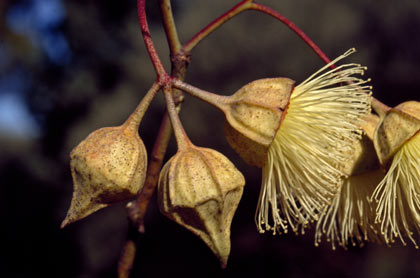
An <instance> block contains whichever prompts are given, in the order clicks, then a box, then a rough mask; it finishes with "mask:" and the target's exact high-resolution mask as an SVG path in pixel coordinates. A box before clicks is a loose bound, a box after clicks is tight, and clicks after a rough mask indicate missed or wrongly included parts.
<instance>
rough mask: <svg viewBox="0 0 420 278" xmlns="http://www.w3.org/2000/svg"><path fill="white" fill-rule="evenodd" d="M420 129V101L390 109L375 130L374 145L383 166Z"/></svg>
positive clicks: (408, 102)
mask: <svg viewBox="0 0 420 278" xmlns="http://www.w3.org/2000/svg"><path fill="white" fill-rule="evenodd" d="M419 130H420V102H417V101H407V102H403V103H401V104H399V105H398V106H396V107H394V108H392V109H390V110H389V111H388V112H387V114H386V115H385V116H384V117H383V119H381V122H380V123H379V125H378V127H377V128H376V130H375V135H374V145H375V149H376V152H377V154H378V158H379V161H380V163H381V165H382V166H385V167H386V166H387V164H389V163H388V162H390V160H391V159H392V157H393V155H394V154H395V153H396V152H397V151H398V150H399V148H400V147H401V146H402V145H403V144H404V143H405V142H407V141H408V140H410V139H411V138H412V137H414V135H416V133H417V132H418V131H419Z"/></svg>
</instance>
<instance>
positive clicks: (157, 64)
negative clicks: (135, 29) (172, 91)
mask: <svg viewBox="0 0 420 278" xmlns="http://www.w3.org/2000/svg"><path fill="white" fill-rule="evenodd" d="M145 6H146V0H137V15H138V18H139V23H140V30H141V34H142V35H143V41H144V44H145V45H146V49H147V53H149V56H150V60H151V61H152V64H153V66H154V68H155V70H156V73H157V75H158V77H159V78H162V77H164V76H165V75H167V74H166V71H165V68H164V67H163V64H162V61H161V60H160V58H159V55H158V53H157V51H156V48H155V45H154V43H153V40H152V37H151V35H150V30H149V25H148V24H147V18H146V7H145Z"/></svg>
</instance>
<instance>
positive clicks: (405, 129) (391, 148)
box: [372, 101, 420, 248]
mask: <svg viewBox="0 0 420 278" xmlns="http://www.w3.org/2000/svg"><path fill="white" fill-rule="evenodd" d="M419 131H420V102H417V101H408V102H404V103H402V104H400V105H398V106H396V107H395V108H392V109H390V110H389V111H388V112H387V114H386V115H385V116H384V117H383V119H382V121H381V123H380V124H379V126H378V128H377V129H376V132H375V137H374V143H375V149H376V152H377V154H378V157H379V160H380V162H381V164H382V165H383V166H384V167H385V168H387V169H388V172H387V174H386V176H385V178H384V179H383V180H382V181H381V182H380V184H379V185H378V186H377V188H376V189H375V192H374V193H373V195H372V198H373V199H375V200H376V201H377V202H378V205H377V209H376V214H377V216H376V220H377V222H378V223H380V225H381V232H382V234H383V235H384V238H385V241H386V242H387V243H388V244H389V243H393V242H394V240H395V238H399V239H400V240H401V241H402V243H403V244H405V238H408V239H409V240H411V241H412V242H413V243H414V245H415V246H416V248H418V246H417V243H416V241H415V237H414V236H413V234H414V231H417V232H418V233H419V232H420V221H419V220H420V167H419V165H420V136H419Z"/></svg>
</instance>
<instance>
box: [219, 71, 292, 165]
mask: <svg viewBox="0 0 420 278" xmlns="http://www.w3.org/2000/svg"><path fill="white" fill-rule="evenodd" d="M294 84H295V82H294V81H293V80H291V79H288V78H267V79H260V80H256V81H253V82H251V83H249V84H247V85H245V86H244V87H242V88H241V89H239V90H238V91H237V92H236V93H235V94H233V95H232V96H231V97H230V98H229V102H228V106H227V109H225V111H224V112H225V115H226V125H225V133H226V137H227V140H228V142H229V144H230V145H231V146H232V148H233V149H234V150H235V151H236V152H237V153H238V154H239V155H240V156H241V157H242V159H244V160H245V162H247V163H248V164H251V165H255V166H258V167H262V166H263V165H264V164H265V162H266V158H267V150H268V147H269V146H270V145H271V143H272V142H273V140H274V137H275V135H276V133H277V130H278V129H279V127H280V122H281V120H282V118H283V117H284V112H285V110H286V108H287V106H288V104H289V100H290V94H291V93H292V90H293V86H294Z"/></svg>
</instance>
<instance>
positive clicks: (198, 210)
mask: <svg viewBox="0 0 420 278" xmlns="http://www.w3.org/2000/svg"><path fill="white" fill-rule="evenodd" d="M244 185H245V179H244V177H243V175H242V174H241V173H240V172H239V171H238V170H237V169H236V167H235V166H234V165H233V164H232V163H231V162H230V161H229V160H228V159H227V158H226V157H225V156H224V155H222V154H221V153H219V152H216V151H214V150H211V149H207V148H199V147H196V146H192V145H191V146H189V147H187V148H185V149H181V150H179V151H178V153H177V154H176V155H175V156H174V157H172V158H171V159H170V160H169V161H168V162H167V163H166V164H165V166H164V167H163V169H162V172H161V174H160V177H159V189H158V202H159V207H160V211H161V212H162V213H163V214H164V215H166V216H167V217H169V218H170V219H172V220H173V221H175V222H177V223H178V224H180V225H182V226H184V227H185V228H187V229H188V230H190V231H191V232H193V233H194V234H196V235H197V236H198V237H200V238H201V239H202V240H203V241H204V242H205V243H206V245H207V246H208V247H209V248H210V249H211V250H212V251H213V253H214V254H215V255H216V256H217V257H218V258H219V260H220V263H221V265H222V267H225V266H226V263H227V260H228V256H229V253H230V225H231V222H232V218H233V215H234V213H235V211H236V208H237V206H238V204H239V201H240V199H241V196H242V192H243V187H244Z"/></svg>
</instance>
